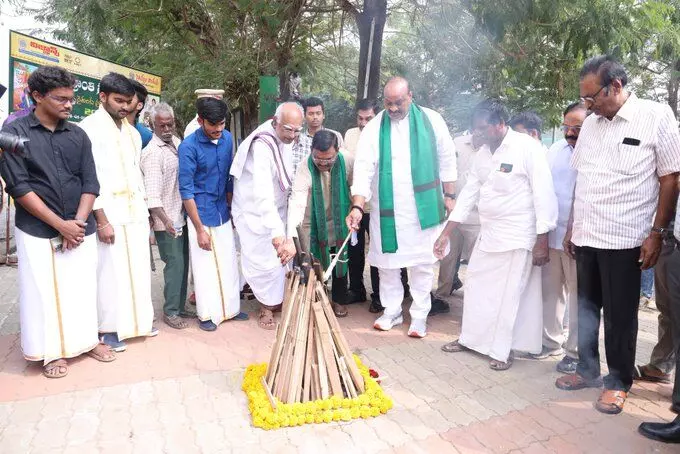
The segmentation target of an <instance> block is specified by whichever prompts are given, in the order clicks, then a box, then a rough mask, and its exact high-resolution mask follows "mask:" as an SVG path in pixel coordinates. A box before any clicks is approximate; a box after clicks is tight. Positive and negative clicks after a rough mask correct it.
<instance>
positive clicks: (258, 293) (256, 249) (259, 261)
mask: <svg viewBox="0 0 680 454" xmlns="http://www.w3.org/2000/svg"><path fill="white" fill-rule="evenodd" d="M234 224H235V225H236V230H237V231H238V234H239V240H240V242H241V270H242V271H243V277H245V279H246V282H248V284H249V285H250V288H251V290H252V291H253V295H255V298H257V300H258V301H259V302H260V303H262V304H264V305H265V306H269V307H272V306H277V305H279V304H281V303H283V288H284V286H285V281H286V268H285V267H284V266H282V265H281V260H279V257H278V256H277V255H276V249H274V246H273V245H272V239H271V237H270V235H269V234H266V233H256V232H253V231H252V230H251V229H250V228H249V227H248V223H247V222H246V220H245V219H244V218H243V217H241V216H239V217H235V218H234Z"/></svg>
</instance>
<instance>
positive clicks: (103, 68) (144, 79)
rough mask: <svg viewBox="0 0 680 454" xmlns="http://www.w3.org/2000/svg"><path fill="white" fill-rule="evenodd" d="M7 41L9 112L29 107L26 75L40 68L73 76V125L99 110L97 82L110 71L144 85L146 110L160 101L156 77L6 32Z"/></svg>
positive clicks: (27, 36) (158, 84) (19, 34)
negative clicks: (52, 68) (61, 70)
mask: <svg viewBox="0 0 680 454" xmlns="http://www.w3.org/2000/svg"><path fill="white" fill-rule="evenodd" d="M9 42H10V46H9V49H10V50H9V71H10V74H9V92H10V97H9V111H10V112H14V111H17V110H22V109H26V108H28V107H29V106H30V103H31V100H30V97H29V96H28V93H27V92H26V89H27V87H28V76H30V75H31V73H32V72H33V71H35V70H36V69H37V68H38V67H39V66H43V65H56V66H60V67H62V68H64V69H66V70H68V71H69V72H70V73H71V74H73V75H74V76H75V78H76V86H75V87H74V88H75V104H74V106H73V111H72V112H71V118H70V119H71V121H74V122H78V121H80V120H82V119H83V118H85V117H86V116H88V115H90V114H91V113H93V112H94V111H95V110H96V109H97V108H98V107H99V81H100V80H101V78H102V77H104V76H105V75H106V74H108V73H110V72H117V73H120V74H123V75H124V76H126V77H129V78H131V79H135V80H136V81H138V82H139V83H141V84H142V85H144V86H145V87H146V89H147V90H149V98H148V99H147V101H146V106H147V107H149V106H151V105H153V104H155V103H157V102H158V101H159V100H160V94H161V82H162V80H161V77H160V76H157V75H155V74H151V73H146V72H143V71H138V70H136V69H134V68H129V67H127V66H122V65H118V64H116V63H113V62H110V61H107V60H102V59H101V58H96V57H93V56H91V55H88V54H84V53H81V52H76V51H75V50H73V49H69V48H67V47H62V46H58V45H56V44H54V43H50V42H49V41H43V40H40V39H37V38H34V37H32V36H29V35H24V34H21V33H17V32H14V31H10V32H9ZM142 118H144V117H143V116H142Z"/></svg>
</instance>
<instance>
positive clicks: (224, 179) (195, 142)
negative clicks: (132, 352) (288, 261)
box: [179, 98, 248, 331]
mask: <svg viewBox="0 0 680 454" xmlns="http://www.w3.org/2000/svg"><path fill="white" fill-rule="evenodd" d="M196 110H197V111H198V123H199V125H200V126H201V127H200V129H198V130H197V131H196V132H194V133H193V134H191V135H190V136H189V137H187V138H186V139H185V140H184V142H182V143H181V144H180V146H179V192H180V194H181V196H182V202H183V204H184V209H185V211H186V213H187V215H188V217H189V219H190V220H191V222H189V223H188V230H189V254H190V258H191V266H192V269H193V276H194V288H195V291H196V311H197V313H198V319H199V321H200V328H201V329H202V330H204V331H215V330H216V329H217V325H219V324H220V323H222V322H223V321H225V320H229V319H235V320H247V319H248V315H247V314H245V313H243V312H240V305H241V300H240V297H239V292H240V288H239V286H240V285H239V272H238V263H237V260H236V248H235V245H234V233H233V230H232V226H231V222H229V220H230V214H229V207H228V206H227V200H228V199H229V200H230V199H231V193H232V184H231V181H230V179H229V168H230V167H231V161H232V159H233V152H232V150H233V142H232V138H231V134H230V133H229V132H228V131H225V130H224V128H225V124H226V118H227V113H228V107H227V104H226V103H225V102H224V101H220V100H217V99H214V98H200V99H199V100H198V101H196Z"/></svg>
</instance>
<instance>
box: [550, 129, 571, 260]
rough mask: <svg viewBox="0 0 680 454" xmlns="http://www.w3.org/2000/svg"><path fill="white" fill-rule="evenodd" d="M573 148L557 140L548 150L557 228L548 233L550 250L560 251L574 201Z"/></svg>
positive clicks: (563, 141)
mask: <svg viewBox="0 0 680 454" xmlns="http://www.w3.org/2000/svg"><path fill="white" fill-rule="evenodd" d="M573 153H574V147H572V146H571V145H569V143H568V142H567V141H566V140H565V139H562V140H558V141H557V142H555V143H554V144H553V145H552V146H551V147H550V149H549V150H548V164H549V165H550V173H552V179H553V187H554V188H555V196H556V197H557V227H556V228H555V230H553V231H552V232H550V235H549V245H550V247H551V248H552V249H557V250H560V251H561V250H562V249H563V248H562V240H564V235H565V234H566V233H567V225H568V224H569V214H570V212H571V205H572V202H573V201H574V186H575V185H576V170H574V169H573V168H572V167H571V165H570V164H569V163H570V161H571V156H572V154H573Z"/></svg>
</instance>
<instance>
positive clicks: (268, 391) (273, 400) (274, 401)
mask: <svg viewBox="0 0 680 454" xmlns="http://www.w3.org/2000/svg"><path fill="white" fill-rule="evenodd" d="M260 383H262V387H263V388H264V390H265V393H266V394H267V398H268V399H269V403H270V404H271V406H272V410H274V411H276V399H274V396H272V391H271V389H269V385H268V384H267V381H266V380H265V379H264V375H263V376H262V377H260Z"/></svg>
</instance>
